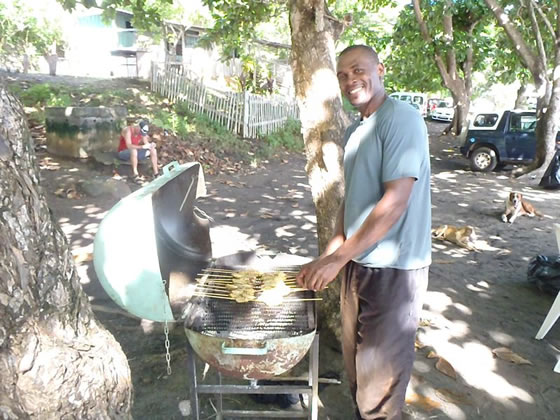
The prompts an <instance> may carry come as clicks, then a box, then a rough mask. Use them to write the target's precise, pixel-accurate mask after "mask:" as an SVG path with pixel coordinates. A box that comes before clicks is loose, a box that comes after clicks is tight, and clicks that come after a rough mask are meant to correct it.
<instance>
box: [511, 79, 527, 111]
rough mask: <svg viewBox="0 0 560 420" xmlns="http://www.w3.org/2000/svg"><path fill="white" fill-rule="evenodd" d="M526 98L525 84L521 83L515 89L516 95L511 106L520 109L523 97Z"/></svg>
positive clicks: (523, 104) (523, 101) (523, 103)
mask: <svg viewBox="0 0 560 420" xmlns="http://www.w3.org/2000/svg"><path fill="white" fill-rule="evenodd" d="M526 98H527V85H526V84H525V83H522V84H521V86H519V89H517V97H516V98H515V104H514V105H513V107H514V108H515V109H521V108H523V107H524V106H525V99H526Z"/></svg>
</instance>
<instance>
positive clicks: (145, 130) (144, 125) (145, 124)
mask: <svg viewBox="0 0 560 420" xmlns="http://www.w3.org/2000/svg"><path fill="white" fill-rule="evenodd" d="M138 125H139V126H140V133H142V135H143V136H145V135H147V134H148V131H150V127H149V126H148V122H147V121H140V123H139V124H138Z"/></svg>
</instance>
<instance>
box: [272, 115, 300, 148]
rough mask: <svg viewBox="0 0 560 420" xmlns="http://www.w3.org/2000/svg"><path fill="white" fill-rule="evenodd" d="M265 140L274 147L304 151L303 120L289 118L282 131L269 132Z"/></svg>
mask: <svg viewBox="0 0 560 420" xmlns="http://www.w3.org/2000/svg"><path fill="white" fill-rule="evenodd" d="M264 141H265V142H266V143H267V145H268V146H270V147H271V148H273V149H277V148H284V149H287V150H291V151H298V152H299V151H302V150H303V136H302V135H301V122H300V121H298V120H295V119H293V118H289V119H288V120H287V121H286V124H284V127H283V128H282V129H281V130H280V131H277V132H275V133H272V134H269V135H268V136H266V137H265V138H264Z"/></svg>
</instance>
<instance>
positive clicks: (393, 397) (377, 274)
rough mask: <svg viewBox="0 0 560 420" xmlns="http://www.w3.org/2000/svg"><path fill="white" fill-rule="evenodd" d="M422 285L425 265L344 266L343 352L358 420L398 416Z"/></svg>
mask: <svg viewBox="0 0 560 420" xmlns="http://www.w3.org/2000/svg"><path fill="white" fill-rule="evenodd" d="M427 284H428V267H424V268H420V269H417V270H398V269H392V268H368V267H364V266H362V265H360V264H357V263H354V262H350V263H349V264H348V265H347V266H346V272H345V276H344V279H343V282H342V285H341V290H340V299H341V301H340V302H341V318H342V350H343V354H344V364H345V367H346V373H347V375H348V380H349V383H350V388H351V391H352V395H353V397H354V402H355V403H356V405H357V407H358V410H357V413H358V414H357V416H358V419H368V420H369V419H390V420H399V419H400V418H401V410H402V407H403V405H404V398H405V394H406V387H407V384H408V381H409V380H410V375H411V372H412V364H413V362H414V341H415V337H416V328H417V327H418V320H419V316H420V310H421V308H422V300H423V296H424V294H425V291H426V288H427Z"/></svg>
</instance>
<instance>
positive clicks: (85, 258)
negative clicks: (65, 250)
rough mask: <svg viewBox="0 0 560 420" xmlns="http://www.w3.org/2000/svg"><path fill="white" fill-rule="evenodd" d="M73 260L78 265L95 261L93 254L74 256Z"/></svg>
mask: <svg viewBox="0 0 560 420" xmlns="http://www.w3.org/2000/svg"><path fill="white" fill-rule="evenodd" d="M73 258H74V262H75V263H76V264H79V263H82V262H85V261H93V252H80V253H79V254H74V255H73Z"/></svg>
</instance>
